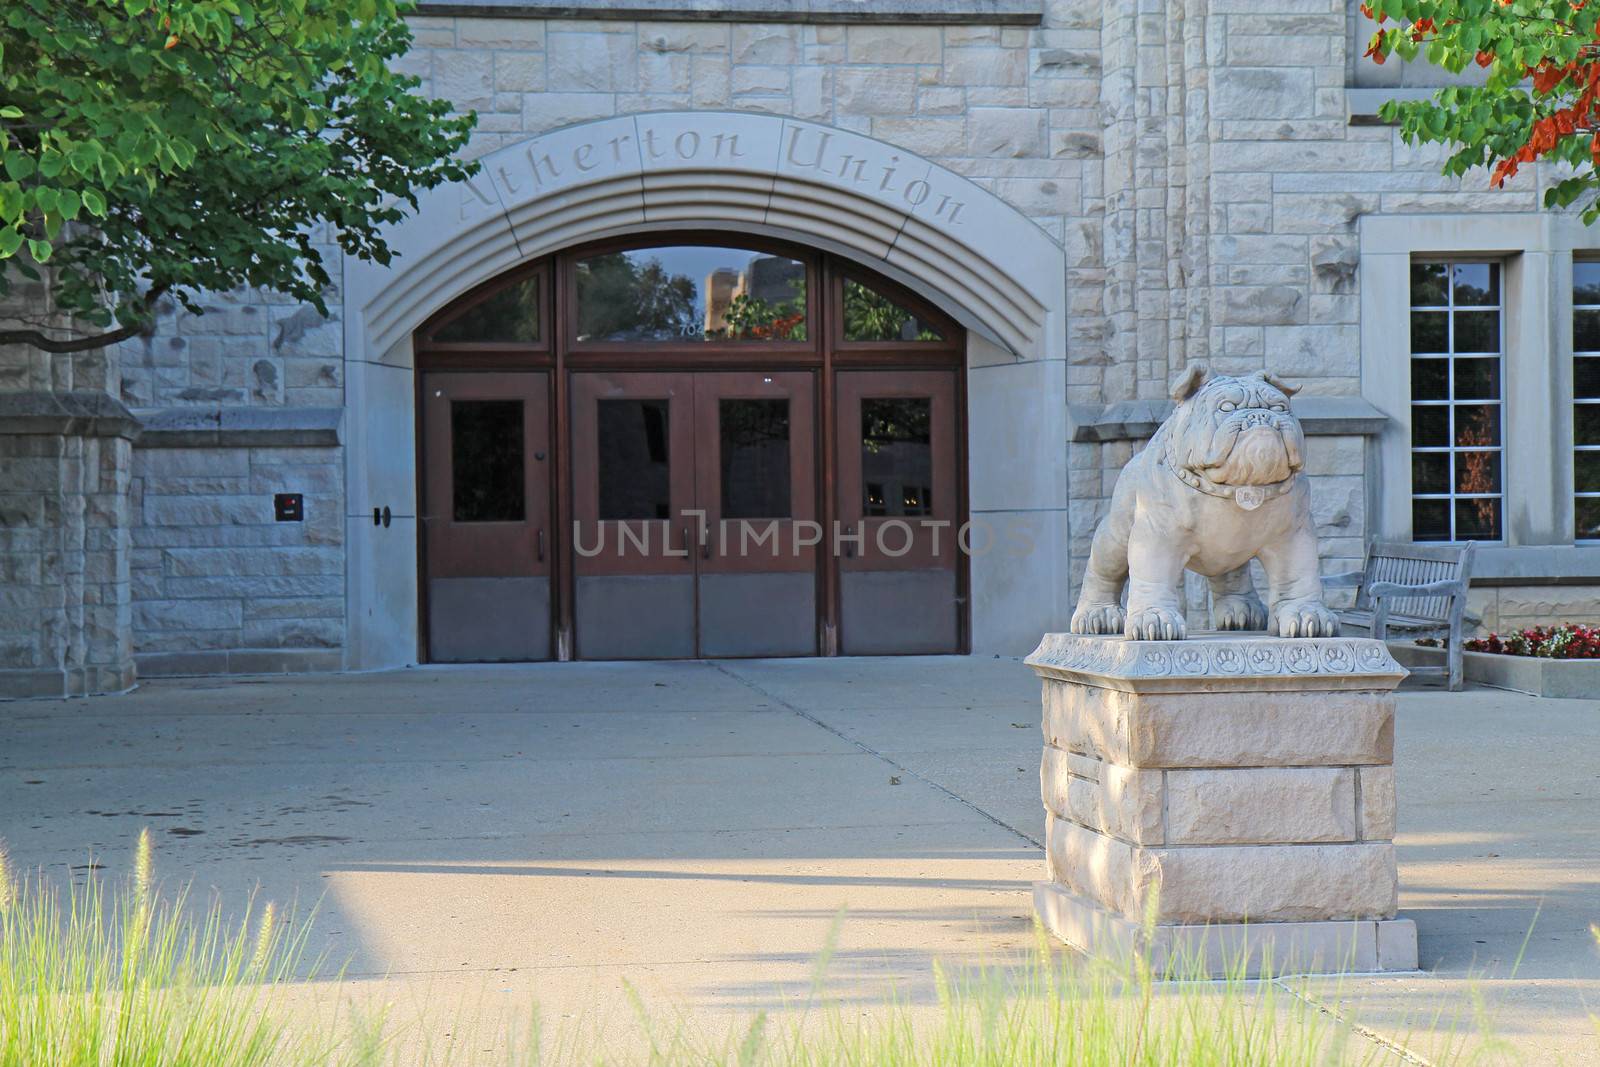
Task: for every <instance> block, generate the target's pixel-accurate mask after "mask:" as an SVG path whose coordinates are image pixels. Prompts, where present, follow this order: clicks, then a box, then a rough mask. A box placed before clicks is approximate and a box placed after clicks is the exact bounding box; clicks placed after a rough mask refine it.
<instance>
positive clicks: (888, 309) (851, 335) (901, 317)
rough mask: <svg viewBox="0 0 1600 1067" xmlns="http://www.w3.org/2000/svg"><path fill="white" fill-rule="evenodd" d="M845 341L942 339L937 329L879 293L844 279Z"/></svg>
mask: <svg viewBox="0 0 1600 1067" xmlns="http://www.w3.org/2000/svg"><path fill="white" fill-rule="evenodd" d="M844 339H845V340H846V341H913V340H914V341H942V340H943V339H944V338H942V337H940V336H939V332H938V331H937V330H934V329H932V328H931V327H929V326H928V325H926V324H925V323H923V322H921V321H919V320H918V319H917V317H916V316H915V315H913V314H912V313H911V312H910V311H908V310H906V309H905V308H904V307H901V306H900V305H899V304H897V303H895V302H894V301H893V300H890V299H889V298H888V297H886V296H884V295H883V294H882V293H880V292H878V291H876V290H874V289H869V288H867V287H866V286H865V285H862V284H861V283H860V282H855V281H851V280H850V279H848V278H846V279H845V283H844Z"/></svg>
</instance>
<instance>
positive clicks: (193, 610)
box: [133, 600, 243, 631]
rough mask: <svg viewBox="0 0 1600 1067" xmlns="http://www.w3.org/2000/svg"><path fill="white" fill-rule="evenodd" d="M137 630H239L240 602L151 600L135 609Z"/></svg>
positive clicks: (134, 618) (139, 604)
mask: <svg viewBox="0 0 1600 1067" xmlns="http://www.w3.org/2000/svg"><path fill="white" fill-rule="evenodd" d="M133 621H134V626H135V627H137V628H138V629H139V630H141V631H146V630H237V629H238V628H239V626H240V624H241V623H242V622H243V606H242V605H241V603H240V602H239V601H238V600H147V601H144V602H142V603H138V604H135V605H134V606H133Z"/></svg>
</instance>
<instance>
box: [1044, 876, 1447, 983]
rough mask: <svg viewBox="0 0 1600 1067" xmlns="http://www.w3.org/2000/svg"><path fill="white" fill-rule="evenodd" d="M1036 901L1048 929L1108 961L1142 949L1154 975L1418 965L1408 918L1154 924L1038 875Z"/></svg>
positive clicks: (1251, 973) (1353, 970) (1352, 971)
mask: <svg viewBox="0 0 1600 1067" xmlns="http://www.w3.org/2000/svg"><path fill="white" fill-rule="evenodd" d="M1033 907H1034V912H1035V913H1036V914H1037V915H1038V916H1039V921H1040V922H1042V923H1044V926H1045V929H1047V930H1049V931H1050V932H1051V933H1052V934H1054V935H1055V936H1056V937H1058V938H1060V939H1061V940H1062V941H1065V942H1066V943H1067V944H1069V945H1071V946H1072V947H1073V948H1076V949H1078V950H1080V951H1082V952H1086V953H1088V954H1089V955H1091V956H1097V957H1100V958H1108V959H1111V960H1113V961H1120V960H1126V959H1132V958H1133V957H1134V956H1135V954H1137V953H1141V952H1147V953H1148V955H1149V961H1150V966H1151V968H1152V969H1153V970H1154V971H1155V972H1156V973H1157V974H1163V973H1166V972H1168V971H1169V970H1170V973H1171V977H1174V978H1197V977H1202V976H1205V977H1211V978H1220V977H1224V976H1226V975H1236V974H1239V973H1241V972H1240V961H1241V958H1243V960H1244V966H1243V971H1242V973H1243V975H1244V976H1245V977H1252V978H1253V977H1259V976H1260V975H1262V974H1263V973H1266V974H1270V975H1284V974H1371V973H1378V972H1395V971H1415V970H1416V969H1417V927H1416V924H1415V923H1414V922H1412V921H1411V920H1410V919H1406V918H1395V919H1345V920H1328V921H1323V922H1278V923H1210V924H1207V925H1193V926H1187V925H1185V926H1173V925H1156V926H1153V927H1151V928H1150V933H1149V936H1148V938H1146V936H1145V931H1144V929H1143V928H1142V927H1141V925H1140V924H1139V923H1136V922H1133V921H1132V920H1130V919H1127V918H1125V917H1123V916H1121V915H1118V914H1116V913H1114V912H1111V911H1107V910H1106V909H1105V908H1102V907H1099V906H1098V905H1096V904H1094V903H1093V902H1092V901H1089V900H1086V899H1084V898H1083V897H1080V896H1077V895H1076V894H1074V893H1072V892H1070V891H1069V890H1067V889H1066V888H1065V887H1064V886H1062V885H1059V884H1057V883H1055V882H1035V883H1034V885H1033Z"/></svg>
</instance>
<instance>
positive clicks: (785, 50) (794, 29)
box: [733, 23, 800, 65]
mask: <svg viewBox="0 0 1600 1067" xmlns="http://www.w3.org/2000/svg"><path fill="white" fill-rule="evenodd" d="M799 48H800V28H799V27H798V26H795V25H792V24H789V23H769V24H762V23H755V24H752V23H735V24H734V26H733V61H734V62H735V63H761V64H769V65H787V64H790V63H793V62H794V61H795V60H796V59H797V58H798V57H799Z"/></svg>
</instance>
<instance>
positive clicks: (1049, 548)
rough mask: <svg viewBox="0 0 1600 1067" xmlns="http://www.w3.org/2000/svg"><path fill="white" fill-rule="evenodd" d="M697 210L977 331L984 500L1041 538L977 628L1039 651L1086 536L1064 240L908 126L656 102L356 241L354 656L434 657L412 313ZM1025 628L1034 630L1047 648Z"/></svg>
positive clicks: (350, 372) (976, 443)
mask: <svg viewBox="0 0 1600 1067" xmlns="http://www.w3.org/2000/svg"><path fill="white" fill-rule="evenodd" d="M689 227H693V228H701V229H722V230H729V231H738V232H742V233H759V234H767V235H770V236H776V237H782V238H785V239H788V240H793V241H798V242H802V243H806V244H810V245H814V246H816V247H819V248H823V249H826V250H829V251H833V252H837V253H840V254H842V255H845V256H848V257H850V258H852V259H855V260H858V261H860V262H861V263H863V264H865V265H867V266H869V267H871V268H872V269H874V270H876V271H878V272H880V273H883V274H886V275H888V276H889V277H891V278H894V279H895V280H897V281H899V282H901V283H902V284H904V285H906V286H907V287H909V288H911V289H912V290H914V291H917V292H918V293H920V294H921V295H923V296H925V297H926V298H928V299H929V300H931V301H933V302H934V303H936V304H938V305H939V306H940V307H942V308H944V309H945V310H946V311H947V312H948V313H950V314H951V315H953V316H954V317H956V318H957V319H958V320H960V321H961V322H962V324H963V325H965V326H967V327H968V329H969V330H971V331H973V333H974V334H976V335H977V336H976V337H974V338H973V339H972V342H971V348H970V349H969V354H968V364H969V368H971V369H970V370H969V381H970V386H969V393H970V399H969V406H970V416H969V431H968V437H969V440H970V442H971V445H970V447H969V457H968V459H969V464H970V467H971V484H972V486H973V498H972V512H973V514H974V516H977V515H980V514H992V515H995V516H1008V517H1020V516H1027V518H1026V519H1023V518H1016V519H1015V521H1025V522H1026V523H1028V524H1029V529H1028V531H1027V534H1026V537H1025V538H1023V537H1019V538H1018V539H1017V540H1019V541H1020V540H1028V541H1030V542H1031V543H1032V545H1033V547H1032V550H1031V552H1030V553H1028V555H1027V557H1026V558H1011V559H1007V560H1001V559H999V558H994V559H987V558H986V559H983V560H980V559H977V558H975V559H974V564H973V596H974V604H973V609H974V610H973V622H974V648H975V650H983V651H1002V650H1004V651H1011V650H1014V651H1017V652H1025V651H1027V647H1031V641H1032V640H1033V639H1034V638H1036V636H1037V633H1038V632H1039V629H1040V628H1041V627H1042V626H1045V625H1048V624H1049V623H1050V621H1051V620H1052V619H1054V618H1055V617H1056V616H1057V615H1058V614H1059V608H1060V605H1059V604H1058V603H1057V601H1059V600H1060V599H1062V598H1063V597H1064V596H1065V575H1064V573H1063V574H1061V575H1060V576H1059V577H1060V581H1058V580H1057V577H1058V575H1057V573H1056V571H1057V567H1058V563H1057V561H1058V560H1059V561H1061V563H1064V561H1065V557H1066V537H1067V530H1066V525H1067V524H1066V504H1067V500H1066V469H1065V466H1066V463H1065V453H1066V439H1067V424H1066V411H1067V408H1066V397H1065V356H1066V351H1065V349H1066V282H1065V262H1064V257H1063V254H1062V250H1061V247H1060V246H1059V245H1058V244H1057V243H1056V242H1055V241H1053V240H1052V239H1051V238H1050V237H1049V236H1048V235H1047V234H1046V233H1045V232H1044V231H1043V230H1041V229H1040V228H1039V227H1038V226H1036V225H1035V224H1034V223H1032V222H1031V221H1030V220H1029V219H1028V218H1027V217H1026V216H1024V215H1022V214H1021V213H1020V212H1018V211H1017V210H1016V209H1014V208H1012V207H1011V206H1010V205H1008V204H1006V203H1005V202H1004V201H1002V200H1000V199H999V198H998V197H996V196H994V195H993V194H992V193H989V192H988V191H986V190H984V189H982V188H981V187H979V186H977V185H976V184H974V183H972V182H970V181H968V180H967V179H965V178H963V177H961V176H960V175H958V174H956V173H954V172H952V171H949V170H947V169H945V168H943V167H939V166H937V165H936V164H934V163H932V162H931V161H929V160H926V159H923V158H921V157H919V156H917V155H915V154H914V153H911V152H908V151H906V150H905V149H902V148H899V147H897V146H895V145H892V144H887V143H885V142H882V141H877V140H874V139H872V138H868V137H863V136H861V135H859V134H855V133H852V132H849V131H845V130H840V129H836V128H832V127H827V126H821V125H817V124H815V123H806V122H799V121H796V120H793V119H788V118H782V117H779V116H772V115H756V114H745V113H720V112H654V113H649V114H642V115H629V116H621V117H617V118H611V119H603V120H599V121H596V122H590V123H583V124H580V125H576V126H570V127H566V128H563V129H560V130H556V131H553V132H551V133H548V134H544V135H541V136H539V137H535V138H533V139H531V140H528V141H525V142H522V143H520V144H517V145H512V146H510V147H507V148H503V149H501V150H500V151H498V152H495V153H493V154H491V155H489V156H486V157H484V159H483V169H482V170H481V171H480V173H479V174H478V175H477V176H476V177H475V178H473V179H472V180H470V181H467V182H461V183H456V184H452V185H449V186H445V187H441V188H439V189H435V190H432V191H431V192H429V193H428V194H426V195H425V196H423V197H421V198H420V200H419V205H418V209H417V210H416V212H415V213H413V214H412V215H410V216H409V217H408V218H407V219H406V220H405V221H403V222H402V223H400V224H398V225H397V226H395V227H394V228H393V230H392V231H391V232H390V234H389V242H390V245H391V248H392V249H393V250H394V252H395V253H396V257H395V260H394V261H393V262H392V263H391V264H390V265H388V266H380V265H378V264H373V263H362V262H351V261H347V264H346V268H345V275H344V309H345V358H346V381H345V388H346V406H347V409H348V412H347V422H346V425H347V441H348V444H347V462H346V472H347V477H346V486H345V493H346V499H347V501H348V505H349V509H348V515H349V519H348V528H349V538H348V542H347V545H348V548H347V551H348V563H347V576H346V588H347V608H348V620H349V637H348V643H347V648H348V653H347V655H348V665H349V666H350V667H352V668H356V669H360V668H373V667H382V666H396V665H400V664H404V663H408V662H413V661H414V658H415V655H416V644H417V642H416V626H417V618H416V604H417V597H416V519H415V500H416V468H415V454H416V452H415V416H414V412H415V406H414V395H413V392H414V383H413V375H412V362H411V348H410V336H411V332H412V331H413V330H414V329H415V328H416V327H417V326H418V325H419V324H421V323H422V322H423V321H424V320H425V319H427V318H428V317H429V316H430V315H432V314H433V313H434V312H435V311H437V310H438V309H439V308H441V307H443V306H444V305H445V304H447V303H448V302H449V301H450V300H451V299H453V298H454V297H456V296H457V295H459V294H460V293H462V292H464V291H465V290H467V289H469V288H471V287H472V286H474V285H477V284H478V283H480V282H483V281H486V280H487V279H489V278H492V277H494V276H496V275H498V274H500V273H502V272H503V271H505V270H507V269H508V268H510V267H512V266H514V265H516V264H517V263H520V262H523V261H525V260H528V259H531V258H534V257H537V256H542V255H545V254H547V253H549V252H553V251H557V250H559V249H562V248H565V247H568V246H571V245H574V244H577V243H580V242H584V241H589V240H593V239H596V238H601V237H606V236H610V235H614V234H619V233H634V232H641V231H649V230H653V229H683V228H689ZM385 509H387V514H388V516H389V518H388V521H387V522H385V521H384V519H383V517H382V516H383V515H384V513H385ZM374 515H377V516H378V518H377V519H376V520H375V519H374ZM1008 521H1012V520H1010V519H1008ZM980 582H981V583H982V584H981V585H980ZM1023 634H1030V635H1032V636H1030V637H1028V638H1026V640H1027V641H1028V642H1030V644H1028V645H1026V646H1024V645H1023V641H1024V638H1023V636H1022V635H1023ZM1012 646H1017V647H1016V648H1015V649H1013V647H1012Z"/></svg>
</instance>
